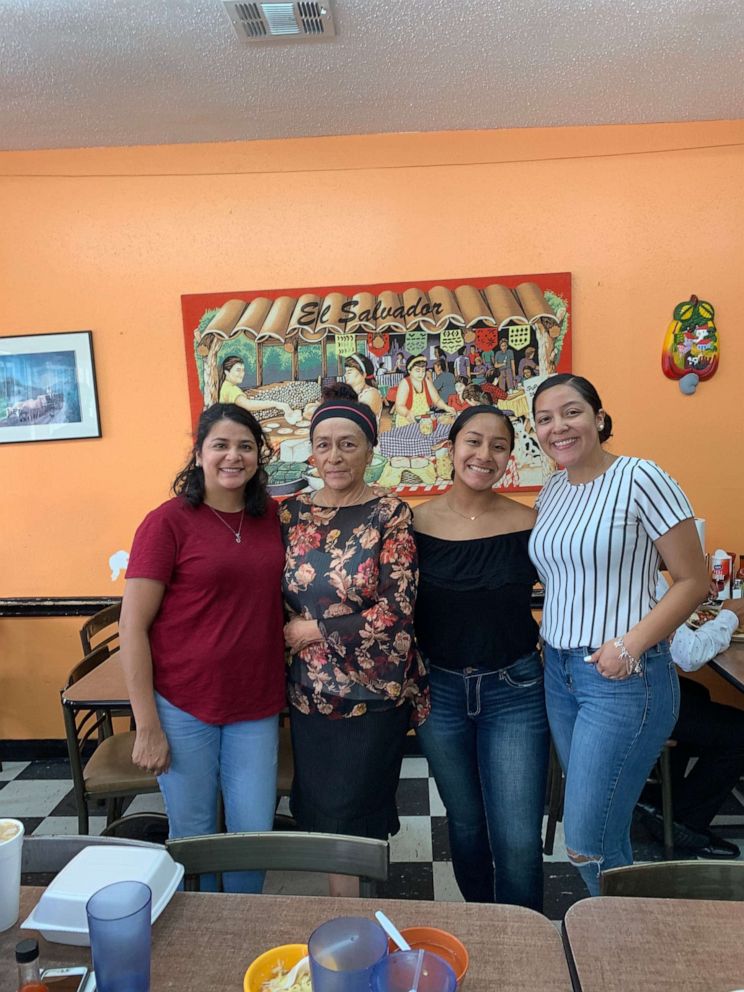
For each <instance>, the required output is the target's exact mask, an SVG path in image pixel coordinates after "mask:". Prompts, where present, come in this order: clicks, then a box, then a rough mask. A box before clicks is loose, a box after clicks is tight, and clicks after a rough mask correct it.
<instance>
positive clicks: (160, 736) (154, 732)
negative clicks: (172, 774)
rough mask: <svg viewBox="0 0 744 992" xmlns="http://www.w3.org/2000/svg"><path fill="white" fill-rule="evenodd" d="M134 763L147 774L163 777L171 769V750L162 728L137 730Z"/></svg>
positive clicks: (133, 752) (133, 753)
mask: <svg viewBox="0 0 744 992" xmlns="http://www.w3.org/2000/svg"><path fill="white" fill-rule="evenodd" d="M132 762H133V763H134V764H135V765H136V766H137V767H138V768H142V769H143V770H144V771H146V772H151V773H152V774H153V775H162V774H163V772H167V771H168V768H169V767H170V748H169V747H168V740H167V738H166V736H165V734H164V733H163V730H162V727H156V728H152V729H144V730H142V729H140V728H139V727H138V728H137V733H136V736H135V738H134V747H133V748H132Z"/></svg>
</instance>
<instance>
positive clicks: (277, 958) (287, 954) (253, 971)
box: [243, 944, 307, 992]
mask: <svg viewBox="0 0 744 992" xmlns="http://www.w3.org/2000/svg"><path fill="white" fill-rule="evenodd" d="M306 954H307V944H281V945H280V946H279V947H272V948H271V950H268V951H264V952H263V954H259V956H258V957H257V958H256V960H255V961H254V962H253V963H252V964H251V965H250V967H249V968H248V971H246V973H245V975H244V976H243V992H261V986H262V985H263V983H264V982H268V981H269V980H270V979H272V978H276V976H277V974H279V972H278V971H277V968H278V967H279V966H281V971H282V972H285V973H286V972H287V971H289V969H290V968H293V967H294V966H295V965H296V964H297V962H298V961H299V960H300V959H301V958H304V957H305V955H306Z"/></svg>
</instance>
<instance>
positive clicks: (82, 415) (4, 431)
mask: <svg viewBox="0 0 744 992" xmlns="http://www.w3.org/2000/svg"><path fill="white" fill-rule="evenodd" d="M100 436H101V424H100V419H99V415H98V393H97V390H96V373H95V366H94V364H93V339H92V335H91V332H90V331H71V332H69V333H53V334H26V335H16V336H12V337H0V444H12V443H17V442H21V441H64V440H70V439H74V438H86V437H100Z"/></svg>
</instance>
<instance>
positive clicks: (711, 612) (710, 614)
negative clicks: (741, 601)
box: [687, 603, 721, 630]
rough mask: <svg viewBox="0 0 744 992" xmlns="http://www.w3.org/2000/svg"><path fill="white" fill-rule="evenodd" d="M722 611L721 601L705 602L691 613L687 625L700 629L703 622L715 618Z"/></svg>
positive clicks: (693, 628)
mask: <svg viewBox="0 0 744 992" xmlns="http://www.w3.org/2000/svg"><path fill="white" fill-rule="evenodd" d="M720 612H721V604H720V603H703V605H702V606H700V607H698V609H697V610H695V612H694V613H692V614H691V615H690V617H689V619H688V620H687V626H688V627H690V628H691V629H692V630H699V629H700V628H701V627H702V626H703V624H705V623H707V622H708V621H709V620H713V619H715V618H716V617H717V616H718V614H719V613H720Z"/></svg>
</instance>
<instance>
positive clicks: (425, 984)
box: [370, 950, 457, 992]
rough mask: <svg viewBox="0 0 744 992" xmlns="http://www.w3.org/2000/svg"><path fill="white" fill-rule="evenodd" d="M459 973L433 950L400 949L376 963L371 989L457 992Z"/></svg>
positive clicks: (397, 991)
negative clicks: (457, 974)
mask: <svg viewBox="0 0 744 992" xmlns="http://www.w3.org/2000/svg"><path fill="white" fill-rule="evenodd" d="M456 988H457V976H456V975H455V973H454V971H453V970H452V969H451V968H450V966H449V965H448V964H447V962H446V961H444V960H443V959H442V958H440V957H439V955H438V954H434V953H433V952H432V951H423V950H419V951H396V952H395V954H391V955H390V957H387V958H383V960H382V961H380V962H378V964H376V965H375V967H374V969H373V971H372V977H371V979H370V989H371V992H413V990H415V992H455V989H456Z"/></svg>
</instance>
